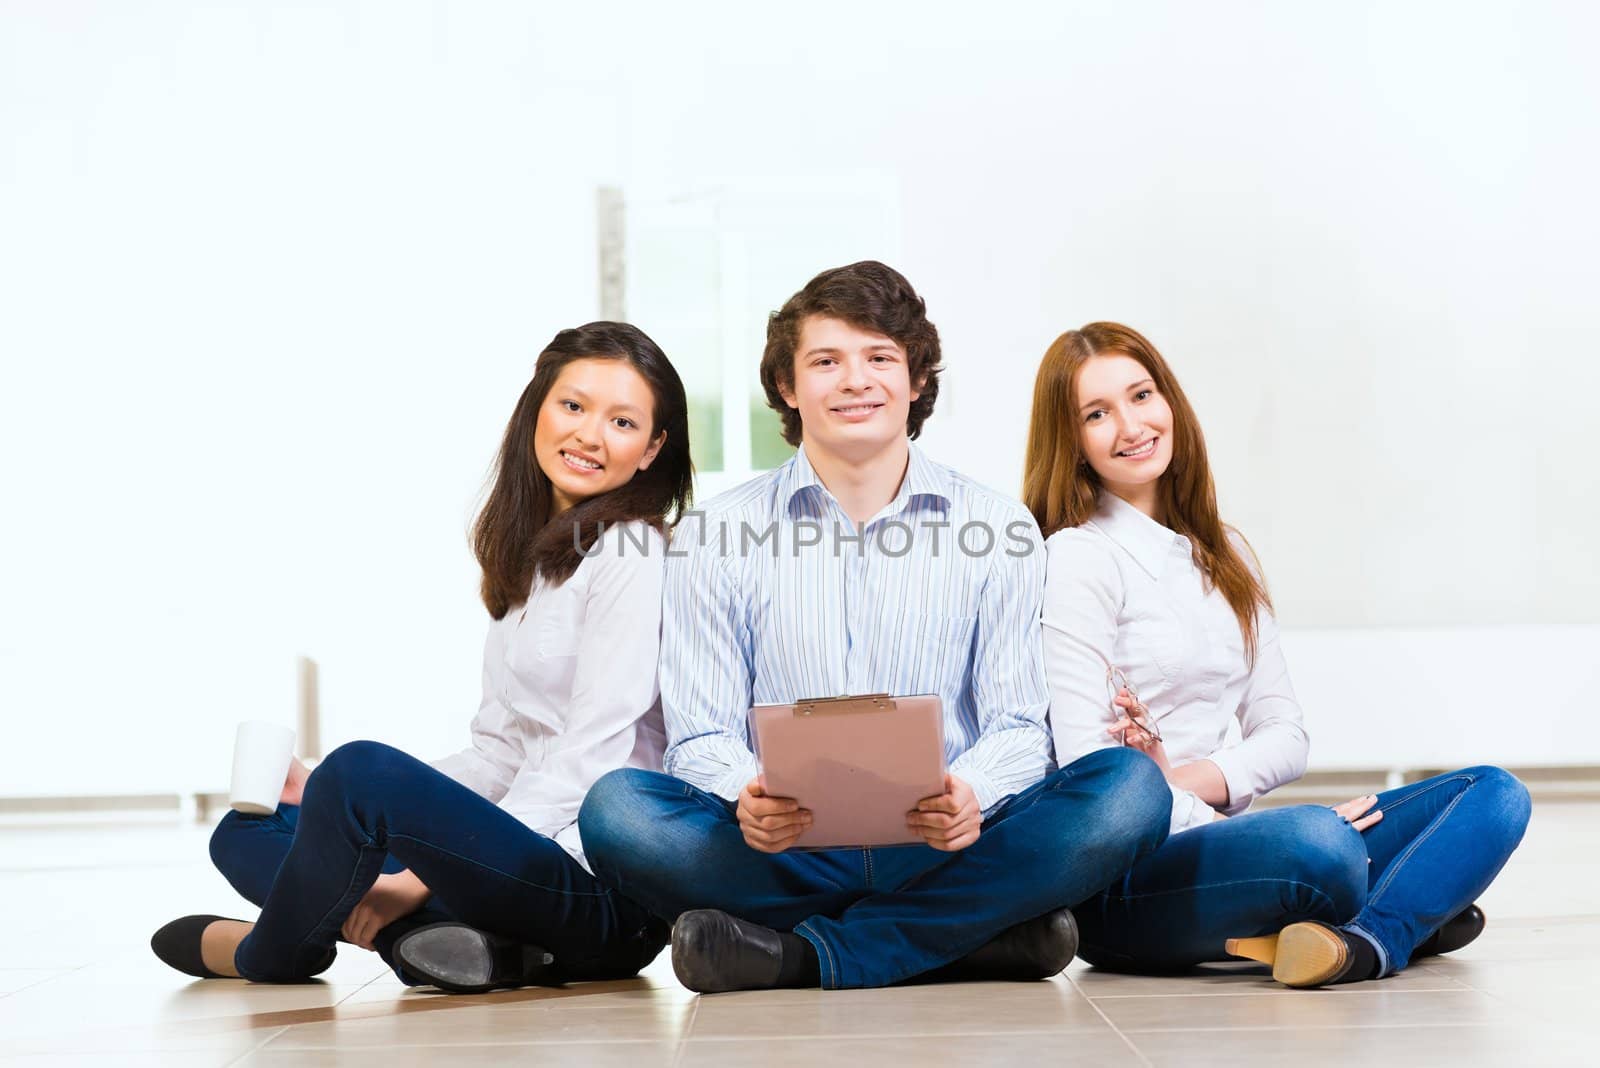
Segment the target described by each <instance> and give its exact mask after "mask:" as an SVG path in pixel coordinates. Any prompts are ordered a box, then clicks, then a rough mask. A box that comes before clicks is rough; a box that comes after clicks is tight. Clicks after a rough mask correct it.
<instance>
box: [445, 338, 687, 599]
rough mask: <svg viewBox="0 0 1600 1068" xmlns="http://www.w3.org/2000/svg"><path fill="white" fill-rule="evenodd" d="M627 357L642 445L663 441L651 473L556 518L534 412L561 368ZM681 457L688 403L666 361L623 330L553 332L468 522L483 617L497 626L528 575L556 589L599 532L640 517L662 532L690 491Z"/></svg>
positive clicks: (523, 591) (529, 584)
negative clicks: (644, 388) (647, 405)
mask: <svg viewBox="0 0 1600 1068" xmlns="http://www.w3.org/2000/svg"><path fill="white" fill-rule="evenodd" d="M589 359H602V360H626V361H627V362H628V364H629V365H630V366H631V367H632V368H633V369H634V370H635V371H638V372H639V375H640V377H642V378H643V379H644V380H645V383H646V384H647V385H649V387H650V393H651V395H652V397H653V398H654V403H653V406H652V411H651V417H650V424H651V425H650V440H651V441H654V440H655V439H656V438H657V437H659V436H660V435H661V433H662V432H663V431H665V432H666V435H667V440H666V441H665V442H663V443H662V446H661V451H660V452H658V453H657V454H656V458H655V460H654V461H653V462H652V463H651V464H650V466H649V467H647V468H645V469H644V470H643V471H640V472H638V473H636V474H635V475H634V476H633V478H631V479H629V480H628V481H627V482H626V483H624V484H623V485H621V486H618V487H617V488H616V489H614V490H611V491H610V492H608V493H602V494H600V495H599V496H596V497H590V498H589V499H588V500H585V501H581V502H579V503H578V504H576V505H574V506H573V507H572V508H570V509H568V510H567V511H565V512H562V513H561V514H560V515H557V514H556V504H555V494H554V493H553V492H552V487H551V485H550V478H549V476H548V475H546V474H545V473H544V471H543V470H542V469H541V468H540V467H539V461H538V458H537V457H536V456H535V455H534V451H533V434H534V428H535V426H537V425H538V422H539V410H540V409H541V408H543V407H544V402H545V398H546V397H547V396H549V394H550V389H551V387H553V386H554V385H555V382H556V379H557V378H559V377H560V376H561V371H562V369H563V368H565V367H566V366H567V365H568V364H569V363H572V362H573V361H574V360H589ZM693 487H694V465H693V463H691V462H690V459H689V402H688V400H687V398H686V396H685V394H684V389H683V381H682V380H681V379H679V377H678V372H677V371H676V370H675V369H674V368H673V366H672V364H671V363H670V362H669V361H668V360H667V357H666V354H665V353H663V352H662V351H661V349H660V348H659V347H658V346H657V345H656V343H655V342H654V341H651V340H650V338H649V337H648V336H646V334H645V333H644V331H642V330H640V329H639V328H638V327H636V326H631V325H629V324H628V323H613V322H595V323H589V324H587V325H585V326H580V327H576V328H575V329H571V330H563V331H561V332H560V333H558V334H557V335H556V336H555V338H554V339H553V340H552V341H551V342H550V344H548V345H546V346H545V349H544V351H543V352H541V353H540V354H539V360H538V362H537V363H536V364H535V365H534V371H533V380H532V381H530V382H529V383H528V385H527V387H526V388H525V389H524V390H523V391H522V396H521V397H520V398H519V399H518V400H517V407H516V409H515V410H514V411H513V412H512V413H511V422H510V423H508V424H507V425H506V432H505V436H504V438H503V439H502V440H501V443H500V455H499V457H498V459H497V460H496V461H495V471H494V476H493V485H492V488H491V489H490V491H489V496H488V498H487V499H486V500H485V501H484V504H483V508H482V509H481V510H480V511H479V512H478V518H477V520H476V521H475V522H474V523H473V525H472V549H473V553H474V554H475V555H476V556H477V558H478V565H479V566H480V567H482V568H483V581H482V584H481V593H482V596H483V606H484V607H485V608H487V609H488V610H489V615H490V616H491V617H493V618H495V619H502V618H504V617H505V614H506V613H507V612H509V611H510V610H511V609H512V608H513V607H515V606H516V605H519V604H521V603H523V602H524V601H526V600H527V599H528V593H529V592H530V591H531V589H532V588H533V581H534V579H535V578H542V579H544V580H545V581H546V582H549V583H551V584H552V585H560V584H561V583H563V582H565V581H566V580H567V579H569V578H571V577H572V573H573V572H574V571H576V570H577V569H578V565H579V564H581V563H582V562H583V558H584V554H585V553H587V552H588V551H589V550H590V549H591V548H592V547H593V546H594V543H595V542H596V541H597V540H599V537H600V535H601V533H603V532H604V530H605V528H607V527H612V526H616V525H618V524H619V523H626V522H629V521H630V520H638V519H642V520H644V521H645V522H647V523H649V524H650V525H651V526H653V527H655V528H656V529H657V530H659V531H662V532H663V533H665V531H666V528H667V526H668V521H669V518H670V519H672V520H674V521H675V520H676V518H677V517H678V516H681V515H682V514H683V512H684V511H685V510H686V509H687V508H688V507H689V503H690V501H691V500H692V499H693V493H694V488H693Z"/></svg>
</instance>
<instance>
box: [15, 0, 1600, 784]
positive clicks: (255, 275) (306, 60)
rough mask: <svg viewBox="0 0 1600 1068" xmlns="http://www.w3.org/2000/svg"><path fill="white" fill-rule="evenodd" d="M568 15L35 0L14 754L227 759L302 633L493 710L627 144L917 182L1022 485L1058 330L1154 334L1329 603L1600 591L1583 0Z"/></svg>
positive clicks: (1566, 604) (371, 677)
mask: <svg viewBox="0 0 1600 1068" xmlns="http://www.w3.org/2000/svg"><path fill="white" fill-rule="evenodd" d="M572 7H575V5H571V6H569V5H561V6H557V5H529V4H522V3H509V2H507V3H501V4H473V5H447V4H444V3H439V4H393V3H356V2H350V0H346V2H335V3H323V4H306V5H285V4H281V3H267V2H265V0H260V2H236V3H232V4H225V3H200V2H177V0H167V2H164V3H146V4H142V5H137V6H135V7H130V6H128V5H123V4H115V3H109V2H98V3H96V2H84V3H75V4H72V5H55V4H37V3H35V4H23V3H14V2H7V3H0V359H3V361H4V364H3V372H4V377H3V387H0V464H3V475H4V478H3V485H0V502H3V507H4V517H3V519H4V521H3V524H0V601H3V608H0V715H3V717H4V726H3V735H0V794H13V793H33V792H42V793H54V792H76V791H79V790H83V789H88V788H91V787H100V788H105V789H139V788H150V789H155V788H163V787H165V788H182V787H193V786H200V787H204V786H210V785H214V784H215V783H217V782H218V781H220V776H221V774H222V771H221V764H220V758H219V756H218V754H219V753H225V750H226V744H227V743H226V739H227V736H228V734H229V731H230V730H231V724H232V722H233V721H234V720H235V719H237V718H239V717H240V716H241V715H260V714H274V713H276V714H278V715H280V716H281V717H282V718H285V719H287V718H288V717H289V716H290V714H291V713H290V710H289V708H288V696H289V693H290V687H291V679H290V672H291V657H292V655H293V654H294V653H296V652H304V653H307V654H309V655H312V656H315V657H317V658H318V659H319V661H321V663H322V665H323V681H324V707H325V712H326V716H327V725H326V727H325V731H324V733H325V737H326V738H327V739H328V740H329V741H331V742H337V741H339V740H342V739H345V738H349V737H355V736H362V735H380V736H382V737H385V738H389V739H392V740H395V741H397V742H399V743H400V744H404V745H407V746H409V747H412V748H416V749H418V750H421V751H432V750H435V749H439V748H442V747H444V746H445V745H447V744H449V743H451V742H452V741H455V740H458V739H460V738H461V737H463V730H464V724H465V721H466V719H467V717H468V715H469V714H470V711H471V709H472V708H473V707H474V705H475V701H476V694H475V692H474V691H475V688H476V680H477V668H476V661H477V655H478V642H479V641H480V635H481V631H482V625H483V614H482V611H481V608H479V607H478V606H477V604H476V602H475V600H474V582H475V575H474V570H473V566H472V561H471V558H470V555H469V554H468V552H467V551H466V547H465V528H466V525H467V522H468V520H469V518H470V515H471V511H472V507H473V503H474V501H475V498H476V493H477V491H478V490H479V488H480V486H481V482H482V478H483V476H484V474H485V471H486V469H487V466H488V463H489V460H490V459H491V457H492V454H493V450H494V447H495V445H496V442H497V437H498V434H499V431H500V429H501V427H502V425H503V422H504V419H505V417H506V415H507V414H508V413H509V410H510V407H511V404H512V402H513V401H514V400H515V397H516V394H517V391H518V390H519V389H520V388H521V386H522V384H523V383H524V382H525V380H526V377H527V375H528V373H529V370H530V366H531V362H532V357H533V356H534V354H535V353H536V352H537V351H538V349H539V348H540V346H541V345H542V344H543V342H544V341H545V340H547V339H548V338H549V336H550V335H551V334H552V333H553V332H554V331H555V330H556V329H557V328H558V327H560V326H563V325H570V324H572V323H575V322H578V321H581V320H583V319H586V318H590V317H592V316H593V315H594V314H595V313H596V310H597V309H596V298H595V293H596V283H595V275H596V265H595V262H594V247H593V246H594V241H593V188H594V186H595V185H596V184H597V183H601V182H604V183H606V184H615V185H621V186H622V187H623V188H624V189H626V190H629V191H631V192H632V193H636V194H637V195H640V196H649V195H652V194H654V193H657V192H660V191H664V190H677V189H688V188H696V187H701V188H703V187H709V186H719V187H726V188H739V187H741V186H742V185H748V186H752V187H760V188H772V187H773V186H774V185H775V184H780V185H781V184H788V185H790V186H794V187H804V186H805V185H806V183H807V182H808V181H812V180H815V182H816V183H817V184H818V185H819V186H821V185H826V184H828V183H830V182H835V181H836V180H837V179H838V177H839V176H840V175H849V174H870V175H871V176H873V181H875V182H879V181H882V180H884V176H885V175H888V176H890V178H891V180H892V182H893V183H894V184H895V186H896V187H897V195H898V204H899V211H898V215H899V218H898V220H897V223H896V226H895V227H894V231H895V232H896V233H898V234H899V235H900V240H899V250H898V251H899V256H898V257H897V260H898V263H897V265H898V266H900V267H901V268H902V269H903V270H904V271H905V272H906V274H907V275H908V276H909V277H910V278H911V279H912V280H913V282H914V283H916V284H917V285H918V286H919V287H920V288H921V289H922V290H923V291H924V293H925V294H926V295H927V296H928V298H929V302H930V306H931V309H932V312H933V315H934V318H935V321H936V322H937V323H938V324H939V326H940V328H941V331H942V333H943V336H944V338H945V343H946V350H947V354H948V363H949V368H950V369H949V371H948V377H947V379H946V381H947V385H946V388H945V395H944V397H943V398H942V399H941V402H940V411H939V413H938V414H937V415H936V417H935V418H934V420H933V421H932V422H931V423H930V424H929V427H928V432H927V434H926V441H927V443H928V446H929V448H930V450H931V451H932V452H933V453H934V454H935V455H936V456H939V457H941V458H945V459H948V460H951V461H952V462H957V463H959V464H960V465H961V466H963V467H964V468H966V469H968V470H970V471H972V472H973V473H974V474H976V475H978V476H979V477H982V478H984V479H986V480H988V481H990V482H992V483H994V484H995V485H998V486H1001V487H1004V488H1007V489H1012V490H1014V489H1015V488H1016V486H1017V483H1018V476H1019V469H1020V465H1021V452H1022V441H1023V434H1024V420H1025V417H1026V412H1027V392H1028V389H1029V386H1030V383H1031V376H1032V371H1033V367H1034V364H1035V363H1036V361H1037V358H1038V356H1039V354H1040V353H1042V351H1043V350H1044V348H1045V346H1046V345H1047V344H1048V342H1049V341H1050V339H1051V338H1052V337H1054V336H1055V334H1056V333H1058V332H1059V331H1060V330H1062V329H1065V328H1067V327H1070V326H1075V325H1078V324H1080V323H1082V322H1084V321H1086V320H1089V319H1093V318H1120V319H1122V320H1124V321H1127V322H1130V323H1132V324H1133V325H1135V326H1138V327H1139V328H1140V329H1142V330H1144V331H1146V332H1147V333H1148V334H1150V335H1151V336H1152V337H1153V338H1154V339H1155V340H1156V341H1157V343H1158V344H1159V345H1161V346H1162V348H1163V349H1164V350H1165V351H1166V353H1167V355H1168V356H1169V357H1170V358H1171V360H1172V362H1173V363H1174V364H1175V366H1176V367H1177V369H1178V372H1179V374H1180V376H1181V377H1182V378H1183V381H1184V382H1185V385H1186V388H1187V390H1188V392H1189V394H1190V396H1191V399H1192V400H1194V402H1195V403H1196V405H1197V407H1198V409H1199V411H1200V414H1201V417H1202V419H1203V421H1204V424H1205V426H1206V430H1207V434H1208V437H1209V440H1210V443H1211V448H1212V454H1213V459H1214V463H1215V467H1216V470H1217V474H1218V479H1219V483H1220V485H1221V487H1222V496H1223V501H1224V506H1225V511H1226V513H1227V514H1228V516H1229V517H1230V518H1232V519H1233V520H1234V521H1235V522H1237V523H1238V524H1239V525H1240V526H1241V527H1242V528H1243V529H1244V530H1245V531H1246V532H1247V533H1248V534H1249V535H1250V536H1251V538H1252V540H1253V541H1254V542H1255V544H1256V546H1257V548H1258V549H1260V551H1261V553H1262V555H1263V557H1264V558H1265V560H1266V563H1267V565H1268V569H1269V576H1270V578H1271V579H1272V584H1273V589H1274V593H1275V595H1276V597H1277V599H1278V603H1279V605H1280V610H1281V614H1282V616H1283V618H1284V621H1285V623H1286V625H1288V626H1290V627H1328V626H1351V625H1385V626H1388V625H1402V624H1403V625H1414V626H1424V625H1425V626H1440V627H1454V626H1468V627H1472V628H1496V627H1501V626H1505V625H1514V624H1515V625H1520V624H1579V623H1595V622H1600V616H1597V609H1596V607H1595V606H1596V604H1597V603H1600V568H1596V567H1595V566H1594V564H1593V550H1592V548H1591V545H1592V534H1591V533H1590V532H1591V531H1593V530H1594V529H1595V528H1596V525H1597V521H1600V492H1596V491H1597V489H1600V485H1597V481H1600V480H1597V478H1596V475H1595V473H1594V470H1593V467H1592V464H1591V462H1590V461H1589V460H1588V457H1587V452H1588V449H1587V446H1588V441H1587V422H1586V419H1585V416H1586V415H1587V412H1588V407H1589V405H1590V403H1591V400H1590V398H1592V397H1593V396H1594V395H1595V392H1596V387H1597V386H1600V367H1597V364H1596V362H1595V361H1594V360H1593V359H1591V358H1590V357H1591V354H1592V353H1593V352H1594V351H1595V349H1596V347H1597V342H1600V327H1597V326H1596V325H1595V322H1594V321H1593V319H1592V317H1590V316H1589V315H1588V314H1587V313H1588V311H1589V306H1590V305H1591V304H1592V302H1593V294H1594V292H1595V291H1596V283H1597V282H1600V279H1597V278H1596V273H1597V272H1596V269H1595V266H1594V262H1593V259H1592V256H1591V254H1590V250H1592V248H1593V247H1594V246H1595V242H1596V239H1597V238H1600V209H1597V207H1596V205H1595V200H1594V198H1593V196H1592V190H1593V189H1594V188H1596V187H1600V139H1597V137H1596V133H1597V130H1596V126H1597V123H1600V118H1597V113H1596V111H1595V109H1594V106H1593V101H1594V100H1595V99H1596V98H1597V97H1600V76H1597V75H1596V74H1595V73H1594V72H1593V69H1592V65H1591V64H1588V63H1587V62H1586V58H1587V57H1586V50H1587V42H1589V41H1591V40H1593V38H1594V34H1595V31H1596V30H1597V29H1600V16H1597V15H1596V14H1595V13H1594V12H1593V10H1592V9H1590V8H1587V7H1585V6H1581V5H1576V4H1573V5H1555V4H1532V5H1529V4H1516V5H1513V4H1509V3H1508V4H1503V5H1473V4H1450V5H1445V4H1426V5H1424V4H1393V3H1389V4H1376V3H1373V4H1349V5H1343V6H1339V7H1324V8H1305V7H1301V6H1285V5H1272V4H1267V3H1248V4H1247V3H1235V4H1207V5H1193V4H1184V3H1179V2H1172V3H1148V4H1131V5H1130V4H1109V3H1108V4H1075V5H1067V6H1058V5H1043V4H1038V5H1035V4H1019V3H997V4H990V5H986V6H984V7H983V8H982V9H981V12H979V11H975V9H973V8H971V7H970V5H963V6H960V7H954V6H952V7H950V8H948V9H941V8H938V7H931V6H928V5H923V4H918V5H914V6H913V5H863V4H860V3H850V4H839V3H821V4H811V5H807V6H806V7H805V8H804V11H803V13H802V12H801V11H800V9H783V11H782V12H781V13H773V14H764V13H762V12H761V10H759V9H755V8H751V7H750V6H749V5H734V4H726V5H694V4H689V5H684V4H678V5H655V6H650V5H642V4H641V5H637V6H633V5H621V6H620V7H619V6H618V5H597V6H595V8H594V10H592V11H591V10H587V9H585V10H572V9H571V8H572ZM850 254H851V255H854V254H856V253H855V251H854V250H852V251H851V253H850ZM830 265H832V262H822V261H819V262H818V263H817V264H816V265H815V267H816V268H817V269H820V268H822V267H825V266H830ZM804 280H805V279H804V277H796V278H795V279H793V283H792V287H798V286H799V285H800V284H801V283H802V282H803V281H804ZM792 287H787V286H786V287H785V289H787V288H792ZM785 296H787V292H786V291H782V290H780V291H775V292H773V293H771V294H770V295H769V300H770V304H771V305H773V306H775V305H776V304H777V303H779V302H780V301H781V300H782V299H783V298H784V297H785ZM641 325H642V326H644V327H645V329H647V330H648V329H649V326H650V324H649V323H641ZM755 358H756V353H754V352H752V353H751V359H752V361H753V360H754V359H755ZM1489 633H1498V631H1490V632H1489ZM1564 633H1567V634H1569V636H1576V637H1575V640H1578V641H1580V643H1584V644H1583V645H1582V647H1583V648H1589V647H1590V646H1589V645H1588V644H1587V643H1589V641H1590V638H1592V632H1590V631H1587V630H1574V631H1571V632H1564ZM1473 670H1475V665H1474V664H1472V663H1471V662H1463V666H1462V671H1463V674H1464V675H1467V676H1468V677H1470V673H1471V672H1472V671H1473ZM1501 685H1502V683H1501V682H1498V681H1497V682H1495V683H1494V686H1496V687H1499V686H1501ZM1478 696H1481V698H1482V707H1483V708H1484V709H1485V710H1492V709H1495V708H1498V707H1500V706H1501V703H1502V702H1503V699H1504V698H1507V697H1510V696H1512V695H1510V694H1506V693H1503V692H1499V691H1489V690H1483V691H1482V692H1481V693H1479V694H1478ZM1575 699H1578V700H1581V699H1582V696H1581V694H1580V695H1576V697H1575ZM1311 711H1312V713H1313V715H1316V714H1317V710H1316V709H1315V708H1313V709H1312V710H1311ZM1443 714H1447V715H1450V716H1461V717H1463V718H1462V719H1461V720H1459V722H1460V724H1461V729H1462V730H1463V731H1469V732H1476V731H1479V730H1483V729H1485V728H1481V727H1480V726H1478V724H1479V723H1480V719H1479V718H1478V717H1475V716H1474V715H1472V714H1471V713H1469V712H1467V711H1464V710H1460V709H1452V710H1449V711H1448V712H1446V713H1443ZM1490 714H1492V713H1490V712H1486V715H1490ZM1482 722H1487V721H1486V720H1483V721H1482ZM1332 730H1333V733H1331V734H1330V730H1329V729H1323V730H1322V731H1321V733H1320V734H1319V737H1321V738H1325V739H1329V742H1330V744H1331V745H1332V746H1333V749H1334V751H1339V746H1340V744H1341V743H1340V742H1339V735H1338V734H1337V728H1332ZM63 736H66V737H67V738H69V739H70V744H67V745H63V744H62V739H63ZM1378 744H1382V743H1381V741H1380V742H1379V743H1378ZM84 750H87V751H88V754H89V755H88V756H87V757H85V756H82V755H80V753H81V752H82V751H84ZM1547 755H1548V756H1549V757H1550V758H1551V759H1552V760H1557V759H1559V760H1566V759H1570V758H1572V757H1573V756H1574V755H1579V756H1582V757H1583V758H1585V759H1600V748H1596V749H1593V750H1590V751H1588V752H1586V753H1583V754H1575V753H1574V751H1573V750H1572V748H1571V747H1570V746H1565V745H1562V744H1561V743H1560V742H1559V740H1556V739H1552V740H1551V742H1550V745H1549V747H1548V749H1547ZM1374 762H1381V761H1374Z"/></svg>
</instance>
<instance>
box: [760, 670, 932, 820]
mask: <svg viewBox="0 0 1600 1068" xmlns="http://www.w3.org/2000/svg"><path fill="white" fill-rule="evenodd" d="M750 736H751V738H752V739H753V740H754V742H755V751H756V759H757V760H758V761H759V762H760V764H761V788H762V789H763V790H765V791H766V792H767V794H768V795H769V796H771V797H792V798H794V799H795V800H796V801H798V802H800V807H802V808H805V809H809V810H810V812H811V817H812V823H811V826H810V827H807V828H806V829H805V831H804V832H803V833H802V834H801V835H800V838H799V839H798V840H797V841H796V842H795V844H794V847H793V848H797V849H837V848H848V847H851V846H884V845H910V844H919V843H921V842H922V841H923V839H922V837H921V836H920V835H918V834H917V833H916V832H915V831H913V830H911V828H909V827H907V826H906V813H907V812H910V811H911V810H912V809H914V808H916V807H917V802H918V801H921V800H922V799H923V798H925V797H935V796H937V795H939V794H942V793H944V783H945V770H946V769H945V760H944V709H943V705H942V703H941V702H940V700H939V697H938V695H937V694H916V695H914V696H910V697H891V696H890V695H889V694H886V693H878V694H866V695H863V696H856V697H849V696H847V697H822V698H812V699H808V700H803V701H796V702H795V703H794V704H771V705H756V706H755V707H754V708H752V709H751V710H750Z"/></svg>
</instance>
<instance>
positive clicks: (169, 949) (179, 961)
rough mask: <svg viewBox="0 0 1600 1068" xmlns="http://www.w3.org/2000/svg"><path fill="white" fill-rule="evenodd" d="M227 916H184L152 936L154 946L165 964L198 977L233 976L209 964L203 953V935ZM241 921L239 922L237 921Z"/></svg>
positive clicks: (220, 977)
mask: <svg viewBox="0 0 1600 1068" xmlns="http://www.w3.org/2000/svg"><path fill="white" fill-rule="evenodd" d="M227 918H228V917H226V916H183V917H180V918H178V919H176V920H173V921H172V922H171V923H169V924H167V925H166V926H165V927H163V928H161V930H159V931H157V932H156V933H155V934H153V935H151V936H150V949H151V951H152V952H154V953H155V955H156V956H158V957H160V958H161V963H162V964H165V965H166V966H167V967H169V968H176V969H178V971H180V972H183V973H184V974H185V975H192V976H194V977H195V978H196V979H231V978H233V976H227V975H222V974H221V973H219V972H214V971H212V970H211V969H210V968H207V967H206V962H205V961H204V960H203V959H202V958H201V956H200V936H201V935H203V934H205V933H206V928H207V927H210V926H211V925H212V924H213V923H216V922H217V921H218V920H226V919H227ZM235 922H238V921H235Z"/></svg>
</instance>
